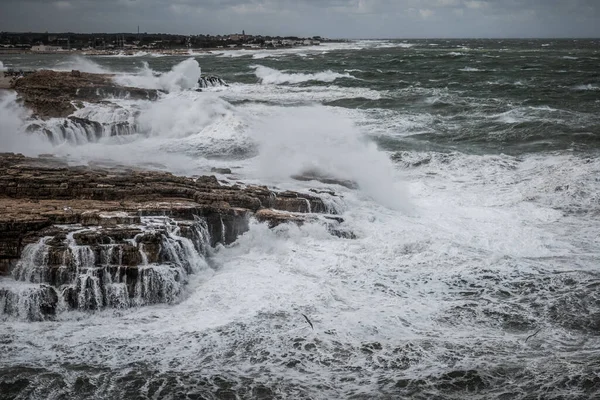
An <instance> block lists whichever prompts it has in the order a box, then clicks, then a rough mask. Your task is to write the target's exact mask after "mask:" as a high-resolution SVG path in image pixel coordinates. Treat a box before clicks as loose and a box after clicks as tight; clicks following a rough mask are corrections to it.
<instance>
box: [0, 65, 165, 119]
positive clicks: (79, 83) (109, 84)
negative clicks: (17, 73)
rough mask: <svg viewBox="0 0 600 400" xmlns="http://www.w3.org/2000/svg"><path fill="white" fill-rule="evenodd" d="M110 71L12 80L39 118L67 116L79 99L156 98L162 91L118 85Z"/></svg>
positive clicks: (42, 74) (49, 73) (50, 73)
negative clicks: (108, 72)
mask: <svg viewBox="0 0 600 400" xmlns="http://www.w3.org/2000/svg"><path fill="white" fill-rule="evenodd" d="M112 78H113V76H112V75H110V74H90V73H85V72H80V71H71V72H59V71H50V70H40V71H36V72H34V73H31V74H28V75H25V76H23V77H18V78H16V79H13V80H12V82H11V88H12V89H14V90H15V91H16V92H17V93H18V95H19V97H20V98H21V100H22V101H23V103H24V105H25V106H26V107H27V108H29V109H31V110H32V111H33V113H34V115H36V116H38V117H39V118H42V119H45V118H65V117H68V116H69V115H71V114H73V113H74V112H75V111H76V107H75V104H77V102H83V101H85V102H88V103H98V102H101V101H104V100H105V99H106V98H108V97H127V98H131V99H144V100H155V99H156V98H157V97H158V94H159V93H160V91H159V90H153V89H140V88H135V87H125V86H120V85H117V84H115V83H114V82H113V80H112Z"/></svg>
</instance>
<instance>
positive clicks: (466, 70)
mask: <svg viewBox="0 0 600 400" xmlns="http://www.w3.org/2000/svg"><path fill="white" fill-rule="evenodd" d="M459 71H462V72H483V70H481V69H479V68H473V67H464V68H461V69H459Z"/></svg>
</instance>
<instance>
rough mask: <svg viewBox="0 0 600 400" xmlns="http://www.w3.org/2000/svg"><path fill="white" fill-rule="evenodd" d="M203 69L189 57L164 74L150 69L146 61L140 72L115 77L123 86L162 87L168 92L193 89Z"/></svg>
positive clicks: (161, 88)
mask: <svg viewBox="0 0 600 400" xmlns="http://www.w3.org/2000/svg"><path fill="white" fill-rule="evenodd" d="M200 76H201V69H200V65H199V64H198V61H196V60H195V59H193V58H188V59H187V60H185V61H182V62H181V63H179V64H177V65H175V66H173V68H172V69H171V71H169V72H166V73H164V74H160V75H159V74H156V73H155V71H153V70H152V69H150V66H149V65H148V63H146V62H144V63H143V64H142V68H141V69H140V71H139V73H138V74H123V75H119V76H116V77H115V78H114V80H115V82H116V83H118V84H119V85H123V86H134V87H139V88H143V89H160V90H165V91H167V92H175V91H180V90H185V89H193V88H194V87H196V86H197V85H198V80H199V79H200Z"/></svg>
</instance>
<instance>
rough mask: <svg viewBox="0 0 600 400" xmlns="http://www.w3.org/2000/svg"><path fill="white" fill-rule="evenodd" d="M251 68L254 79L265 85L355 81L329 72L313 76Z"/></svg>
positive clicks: (344, 75)
mask: <svg viewBox="0 0 600 400" xmlns="http://www.w3.org/2000/svg"><path fill="white" fill-rule="evenodd" d="M251 68H254V69H255V74H256V77H257V78H259V80H260V82H261V83H262V84H265V85H269V84H270V85H281V84H284V83H290V84H297V83H303V82H310V81H320V82H333V81H335V80H336V79H341V78H346V79H348V78H350V79H356V78H354V77H353V76H352V75H350V74H348V73H346V74H340V73H337V72H333V71H331V70H328V71H323V72H317V73H313V74H305V73H287V72H282V71H279V70H276V69H273V68H269V67H265V66H262V65H254V66H251Z"/></svg>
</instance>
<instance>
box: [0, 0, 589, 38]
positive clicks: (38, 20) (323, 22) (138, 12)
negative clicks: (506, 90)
mask: <svg viewBox="0 0 600 400" xmlns="http://www.w3.org/2000/svg"><path fill="white" fill-rule="evenodd" d="M0 10H2V12H1V13H0V29H1V30H5V31H78V32H100V31H107V32H133V31H135V30H136V29H137V26H138V25H140V26H141V29H142V31H147V32H172V33H183V34H197V33H214V34H216V33H230V32H239V31H241V30H243V29H245V30H246V32H252V33H256V34H282V35H284V34H290V35H313V34H314V35H324V36H330V37H532V36H533V37H536V36H539V37H564V36H568V37H573V36H579V37H598V36H600V1H598V0H570V1H564V0H50V1H48V0H0Z"/></svg>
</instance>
